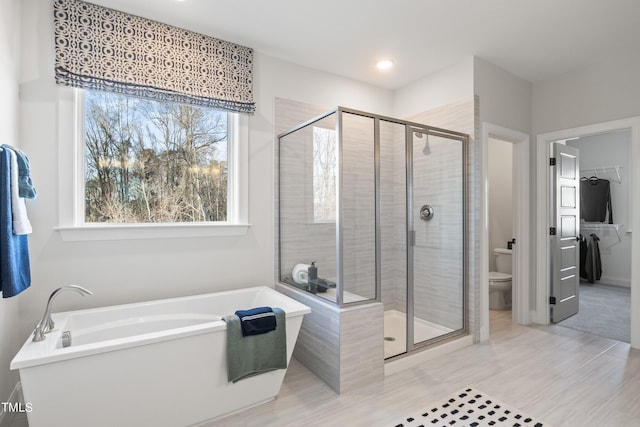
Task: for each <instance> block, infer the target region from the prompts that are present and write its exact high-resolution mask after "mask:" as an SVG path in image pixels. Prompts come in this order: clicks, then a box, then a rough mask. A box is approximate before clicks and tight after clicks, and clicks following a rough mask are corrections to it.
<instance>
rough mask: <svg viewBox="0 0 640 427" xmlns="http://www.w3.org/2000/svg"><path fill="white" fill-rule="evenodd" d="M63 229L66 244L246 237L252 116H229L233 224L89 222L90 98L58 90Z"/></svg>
mask: <svg viewBox="0 0 640 427" xmlns="http://www.w3.org/2000/svg"><path fill="white" fill-rule="evenodd" d="M58 93H59V97H58V99H59V102H58V177H59V180H58V194H59V197H58V203H59V206H58V227H56V230H57V231H59V232H60V235H61V237H62V239H63V240H65V241H90V240H130V239H156V238H176V237H213V236H240V235H245V234H246V233H247V230H248V228H249V226H250V224H249V223H248V194H249V191H248V162H249V159H248V152H247V150H248V139H249V125H248V117H247V116H246V115H244V114H229V116H228V117H229V122H228V141H229V147H228V152H227V154H228V156H229V158H228V163H227V164H228V174H229V176H228V183H229V188H228V194H227V197H228V213H227V221H219V222H194V223H186V222H185V223H144V224H142V223H134V224H122V223H101V224H96V223H85V221H84V218H85V216H84V197H85V195H84V150H85V147H84V96H82V90H81V89H73V88H68V87H60V88H58Z"/></svg>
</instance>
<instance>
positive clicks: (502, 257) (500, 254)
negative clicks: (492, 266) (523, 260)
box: [493, 248, 512, 274]
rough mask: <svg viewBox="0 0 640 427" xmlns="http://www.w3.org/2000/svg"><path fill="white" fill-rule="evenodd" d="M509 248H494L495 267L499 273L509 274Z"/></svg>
mask: <svg viewBox="0 0 640 427" xmlns="http://www.w3.org/2000/svg"><path fill="white" fill-rule="evenodd" d="M511 252H512V251H511V249H504V248H496V249H494V250H493V254H494V255H495V256H496V269H497V270H498V272H500V273H507V274H511V272H512V271H511V269H512V264H511Z"/></svg>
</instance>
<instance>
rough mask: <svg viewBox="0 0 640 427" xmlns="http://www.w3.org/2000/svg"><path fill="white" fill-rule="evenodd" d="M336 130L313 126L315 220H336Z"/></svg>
mask: <svg viewBox="0 0 640 427" xmlns="http://www.w3.org/2000/svg"><path fill="white" fill-rule="evenodd" d="M337 161H338V160H337V156H336V131H335V130H333V129H325V128H320V127H314V128H313V220H314V222H333V221H335V220H336V171H337V166H338V165H337Z"/></svg>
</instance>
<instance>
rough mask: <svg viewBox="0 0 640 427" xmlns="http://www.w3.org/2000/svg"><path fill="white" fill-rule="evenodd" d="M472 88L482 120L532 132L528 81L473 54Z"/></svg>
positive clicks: (529, 85)
mask: <svg viewBox="0 0 640 427" xmlns="http://www.w3.org/2000/svg"><path fill="white" fill-rule="evenodd" d="M473 89H474V91H475V92H474V93H475V94H476V95H478V98H480V122H481V123H485V122H489V123H492V124H494V125H498V126H502V127H505V128H508V129H513V130H517V131H520V132H524V133H530V132H531V89H532V85H531V83H530V82H528V81H526V80H523V79H521V78H519V77H516V76H515V75H513V74H511V73H509V72H507V71H505V70H503V69H502V68H499V67H497V66H495V65H493V64H491V63H489V62H487V61H485V60H483V59H481V58H478V57H474V58H473Z"/></svg>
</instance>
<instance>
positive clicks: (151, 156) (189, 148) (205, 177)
mask: <svg viewBox="0 0 640 427" xmlns="http://www.w3.org/2000/svg"><path fill="white" fill-rule="evenodd" d="M84 95H85V100H84V101H85V102H84V221H85V222H86V223H105V222H106V223H183V222H207V221H214V222H217V221H227V217H228V213H227V200H228V197H227V194H228V168H227V165H228V158H227V152H228V150H227V147H228V143H229V141H228V132H227V127H228V115H231V114H233V113H226V112H223V111H218V110H214V109H211V108H204V107H195V106H189V105H183V104H177V103H172V102H169V101H155V100H147V99H142V98H136V97H132V96H127V95H120V94H114V93H107V92H98V91H92V90H86V91H84Z"/></svg>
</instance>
